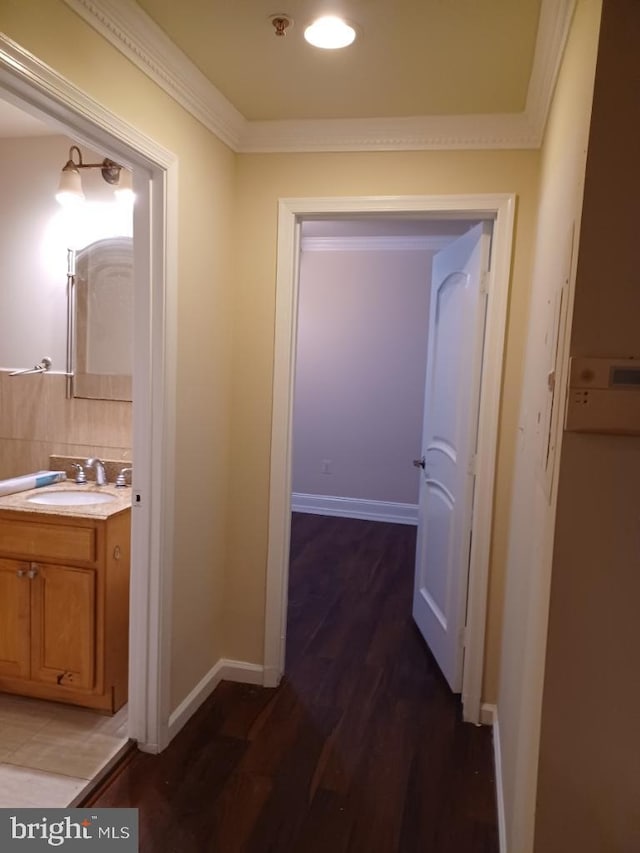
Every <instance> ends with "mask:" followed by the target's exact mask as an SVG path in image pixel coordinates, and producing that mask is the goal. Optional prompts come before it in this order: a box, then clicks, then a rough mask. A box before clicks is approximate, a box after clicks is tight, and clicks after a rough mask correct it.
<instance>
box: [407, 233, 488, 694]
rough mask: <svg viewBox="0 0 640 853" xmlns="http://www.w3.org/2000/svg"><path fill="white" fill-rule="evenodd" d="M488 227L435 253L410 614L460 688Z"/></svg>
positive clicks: (454, 685) (453, 685)
mask: <svg viewBox="0 0 640 853" xmlns="http://www.w3.org/2000/svg"><path fill="white" fill-rule="evenodd" d="M490 247H491V226H490V223H488V222H482V223H480V224H478V225H476V226H474V227H473V228H472V229H470V230H469V231H468V232H467V233H466V234H464V235H462V236H461V237H459V238H458V239H457V240H455V241H454V242H453V243H450V244H449V245H448V246H447V247H446V248H445V249H443V250H441V251H440V252H438V254H437V255H436V256H435V257H434V259H433V273H432V277H431V307H430V310H429V332H428V355H427V370H426V382H425V404H424V419H423V434H422V460H421V466H422V467H421V472H420V497H419V510H418V537H417V546H416V565H415V582H414V595H413V617H414V619H415V621H416V624H417V626H418V628H419V629H420V632H421V633H422V635H423V637H424V639H425V640H426V642H427V645H428V646H429V648H430V649H431V652H432V653H433V655H434V657H435V659H436V661H437V662H438V665H439V666H440V669H441V670H442V672H443V674H444V676H445V678H446V679H447V681H448V683H449V686H450V687H451V689H452V690H453V691H454V692H455V693H459V692H461V690H462V671H463V657H464V647H463V637H464V627H465V622H466V606H467V580H468V572H469V557H470V545H471V529H472V504H473V490H474V482H475V473H474V468H475V464H474V458H475V453H476V442H477V430H478V403H479V392H480V379H481V376H480V370H481V365H482V349H483V344H484V327H485V314H486V298H485V294H484V292H483V282H484V281H485V280H486V275H487V273H488V269H489V256H490Z"/></svg>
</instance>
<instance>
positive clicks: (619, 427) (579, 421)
mask: <svg viewBox="0 0 640 853" xmlns="http://www.w3.org/2000/svg"><path fill="white" fill-rule="evenodd" d="M565 427H566V429H568V430H570V431H572V432H599V433H614V434H619V435H640V359H633V358H572V359H571V364H570V372H569V394H568V397H567V415H566V421H565Z"/></svg>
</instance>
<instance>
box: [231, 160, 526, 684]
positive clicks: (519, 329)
mask: <svg viewBox="0 0 640 853" xmlns="http://www.w3.org/2000/svg"><path fill="white" fill-rule="evenodd" d="M538 159H539V155H538V152H536V151H499V152H498V151H491V152H475V151H473V152H472V151H469V152H408V153H395V152H394V153H365V154H356V153H352V154H289V155H287V154H282V155H278V154H272V155H240V156H239V157H238V183H237V211H236V216H237V226H238V227H237V236H236V242H235V255H236V269H237V279H236V286H235V307H234V311H235V328H236V347H235V360H234V368H233V377H234V381H233V408H232V420H233V424H234V429H233V443H232V464H233V467H234V472H235V476H234V478H233V480H232V482H231V493H230V505H229V506H230V516H229V532H230V552H229V561H228V570H229V571H228V580H227V594H226V597H225V609H226V615H227V620H226V631H225V642H226V645H225V655H226V656H228V657H232V658H239V659H241V660H251V661H256V662H259V661H261V659H262V645H263V632H264V589H265V568H266V557H267V551H266V549H267V522H268V486H269V452H270V430H271V421H270V419H271V382H272V372H273V341H274V316H275V265H276V235H277V202H278V199H279V198H281V197H315V196H349V195H351V196H361V195H411V194H424V195H430V194H433V195H435V194H446V193H458V194H460V193H483V192H488V193H494V192H515V193H517V194H518V212H517V223H516V244H515V254H514V259H513V275H512V282H511V295H510V303H509V328H508V338H507V347H506V365H505V373H504V384H505V388H506V389H507V393H506V394H505V396H504V401H503V406H502V417H501V425H500V447H499V459H498V481H497V497H496V529H495V540H494V546H493V553H492V577H491V605H490V616H489V626H488V637H487V671H486V677H485V687H484V694H485V698H487V699H488V700H489V701H491V700H493V699H495V696H496V692H497V661H498V648H499V637H500V620H501V611H502V584H503V574H502V565H503V562H504V554H505V547H506V531H507V526H508V522H509V503H510V484H511V470H512V464H513V454H514V445H515V435H516V417H517V410H518V403H519V395H520V387H521V379H522V353H523V339H524V329H525V326H526V317H527V310H528V302H529V277H530V260H531V233H532V229H533V222H534V215H535V207H536V201H537V178H538Z"/></svg>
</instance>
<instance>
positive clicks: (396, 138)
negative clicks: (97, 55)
mask: <svg viewBox="0 0 640 853" xmlns="http://www.w3.org/2000/svg"><path fill="white" fill-rule="evenodd" d="M64 2H65V3H66V4H67V5H68V6H69V7H70V8H71V9H73V10H74V11H75V12H76V13H77V14H78V15H80V16H81V17H82V18H83V19H84V20H85V21H86V22H87V23H88V24H90V25H91V26H92V27H93V28H94V29H95V30H97V31H98V32H99V33H100V34H101V35H102V36H104V38H106V39H107V40H108V41H109V42H111V44H113V45H114V46H115V47H116V48H117V49H118V50H119V51H120V52H121V53H123V54H124V55H125V56H126V57H127V58H128V59H129V60H130V61H131V62H133V63H134V64H135V65H136V66H137V67H138V68H140V69H141V70H142V71H143V72H144V73H145V74H147V75H148V76H149V77H150V78H151V79H152V80H153V81H154V82H155V83H157V85H158V86H160V87H161V88H162V89H163V90H164V91H165V92H167V94H169V95H170V96H171V97H172V98H173V99H174V100H175V101H177V102H178V103H179V104H180V105H181V106H182V107H184V108H185V109H186V110H187V111H188V112H189V113H191V115H193V116H194V117H195V118H196V119H197V120H198V121H200V122H201V123H202V124H203V125H204V126H205V127H207V128H208V129H209V130H210V131H212V133H214V134H215V135H216V136H218V137H219V138H220V139H221V140H222V141H223V142H224V143H225V144H226V145H228V146H229V147H230V148H231V149H232V150H233V151H235V152H237V153H274V152H312V151H421V150H442V149H505V148H538V147H539V146H540V144H541V140H542V137H543V134H544V128H545V124H546V120H547V115H548V111H549V106H550V104H551V98H552V96H553V89H554V86H555V81H556V77H557V74H558V69H559V67H560V61H561V58H562V51H563V50H564V45H565V42H566V39H567V35H568V32H569V25H570V22H571V16H572V14H573V9H574V6H575V0H542V5H541V9H540V20H539V24H538V34H537V39H536V47H535V55H534V63H533V67H532V73H531V78H530V81H529V88H528V93H527V102H526V106H525V109H524V111H523V112H520V113H508V114H495V115H490V114H488V115H454V116H417V117H411V118H373V119H328V120H315V119H303V120H291V121H248V120H247V119H246V118H245V117H244V116H243V115H242V114H241V113H240V112H239V111H238V110H237V109H236V108H235V107H234V106H233V104H232V103H231V102H230V101H228V100H227V98H225V97H224V95H223V94H222V93H221V92H220V91H219V90H218V89H217V88H216V87H215V86H214V85H213V84H212V83H211V82H210V81H209V80H208V79H207V78H206V77H205V76H204V74H202V72H201V71H200V70H199V69H198V68H196V66H195V65H194V63H193V62H191V60H190V59H189V58H188V57H187V56H186V54H184V53H183V52H182V51H181V50H180V49H179V48H178V47H177V46H176V45H175V44H174V43H173V42H172V41H171V40H170V39H169V38H168V37H167V36H166V35H165V33H164V32H163V31H162V30H161V29H160V27H158V25H157V24H156V23H155V22H154V21H153V20H152V19H151V18H150V17H149V16H148V15H147V14H146V13H145V12H144V11H143V10H142V9H141V8H140V6H138V5H137V3H135V2H134V0H64Z"/></svg>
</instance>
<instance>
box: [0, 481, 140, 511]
mask: <svg viewBox="0 0 640 853" xmlns="http://www.w3.org/2000/svg"><path fill="white" fill-rule="evenodd" d="M65 491H73V492H80V491H81V492H101V493H102V494H108V495H111V496H112V497H113V500H112V501H109V502H107V503H99V504H79V505H77V506H76V505H68V504H54V505H52V504H41V503H32V502H31V501H29V498H31V497H34V496H38V495H43V494H45V493H48V492H65ZM130 506H131V487H130V486H125V487H124V488H119V489H117V488H116V487H115V486H113V485H109V486H96V484H95V483H87V484H86V485H78V484H77V483H75V482H73V480H67V481H65V482H64V483H56V484H55V485H54V486H44V487H41V488H39V489H29V491H27V492H15V493H14V494H12V495H4V496H3V497H0V512H4V511H7V510H8V511H11V512H28V513H31V514H37V515H52V516H64V517H66V518H69V517H71V518H95V519H106V518H111V516H113V515H117V514H118V513H119V512H124V511H125V510H127V509H129V508H130Z"/></svg>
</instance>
